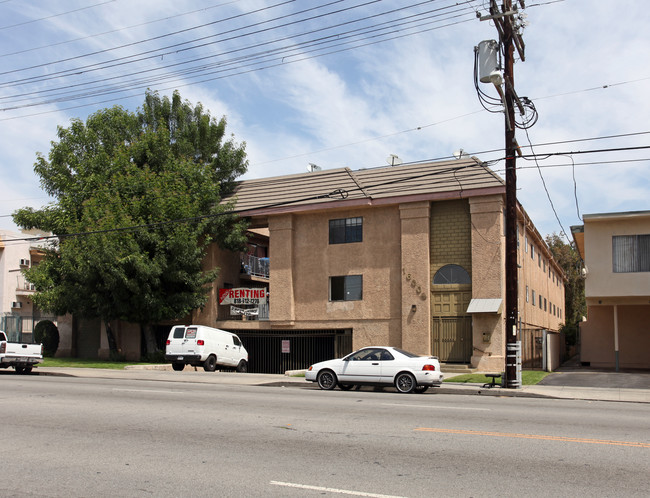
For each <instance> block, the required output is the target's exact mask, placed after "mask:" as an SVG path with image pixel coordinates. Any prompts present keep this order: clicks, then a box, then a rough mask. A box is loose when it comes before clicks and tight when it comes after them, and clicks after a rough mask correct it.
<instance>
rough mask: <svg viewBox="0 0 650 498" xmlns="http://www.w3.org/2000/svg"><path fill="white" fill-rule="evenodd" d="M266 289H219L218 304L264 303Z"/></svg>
mask: <svg viewBox="0 0 650 498" xmlns="http://www.w3.org/2000/svg"><path fill="white" fill-rule="evenodd" d="M266 296H267V293H266V289H263V288H262V289H247V288H244V287H241V288H238V289H219V304H257V305H259V304H260V302H266Z"/></svg>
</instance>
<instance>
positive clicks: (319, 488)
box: [271, 481, 406, 498]
mask: <svg viewBox="0 0 650 498" xmlns="http://www.w3.org/2000/svg"><path fill="white" fill-rule="evenodd" d="M271 484H272V485H274V486H284V487H286V488H298V489H309V490H312V491H320V492H328V493H339V494H341V495H352V496H370V497H372V498H406V497H404V496H395V495H379V494H377V493H365V492H363V491H351V490H349V489H337V488H326V487H322V486H310V485H308V484H297V483H294V482H282V481H271Z"/></svg>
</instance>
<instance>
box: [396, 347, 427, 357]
mask: <svg viewBox="0 0 650 498" xmlns="http://www.w3.org/2000/svg"><path fill="white" fill-rule="evenodd" d="M393 349H394V350H395V351H397V352H398V353H402V354H403V355H404V356H408V357H409V358H418V357H420V356H422V355H420V354H414V353H409V352H408V351H404V350H403V349H399V348H393Z"/></svg>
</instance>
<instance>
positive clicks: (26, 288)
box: [16, 275, 36, 293]
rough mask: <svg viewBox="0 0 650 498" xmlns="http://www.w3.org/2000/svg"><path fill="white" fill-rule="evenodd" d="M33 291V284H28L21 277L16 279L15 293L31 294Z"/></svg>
mask: <svg viewBox="0 0 650 498" xmlns="http://www.w3.org/2000/svg"><path fill="white" fill-rule="evenodd" d="M35 290H36V289H35V287H34V284H32V283H31V282H28V281H27V279H26V278H25V277H23V276H22V275H19V276H17V277H16V291H20V293H26V292H28V293H32V292H34V291H35Z"/></svg>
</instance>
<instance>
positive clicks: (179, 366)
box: [172, 363, 185, 372]
mask: <svg viewBox="0 0 650 498" xmlns="http://www.w3.org/2000/svg"><path fill="white" fill-rule="evenodd" d="M172 368H173V369H174V371H175V372H180V371H182V370H183V369H184V368H185V363H172Z"/></svg>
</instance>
